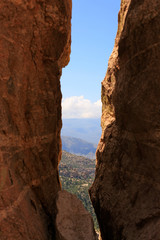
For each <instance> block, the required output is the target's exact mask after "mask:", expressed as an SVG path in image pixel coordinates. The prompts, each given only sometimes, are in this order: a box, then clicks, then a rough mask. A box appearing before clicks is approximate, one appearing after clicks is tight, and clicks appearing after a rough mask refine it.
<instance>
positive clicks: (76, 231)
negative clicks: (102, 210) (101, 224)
mask: <svg viewBox="0 0 160 240" xmlns="http://www.w3.org/2000/svg"><path fill="white" fill-rule="evenodd" d="M56 206H57V216H56V229H57V236H56V239H57V240H96V239H97V235H96V233H95V231H94V224H93V220H92V217H91V215H90V213H89V212H87V210H86V209H85V208H84V206H83V204H82V202H81V201H80V200H79V199H78V198H77V197H76V196H75V195H74V194H71V193H69V192H67V191H65V190H63V191H59V192H58V196H57V201H56Z"/></svg>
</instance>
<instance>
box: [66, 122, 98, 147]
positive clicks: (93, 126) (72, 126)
mask: <svg viewBox="0 0 160 240" xmlns="http://www.w3.org/2000/svg"><path fill="white" fill-rule="evenodd" d="M62 122H63V127H62V136H69V137H74V138H80V139H83V140H85V141H87V142H89V143H93V144H96V145H97V144H98V142H99V139H100V137H101V120H100V118H97V119H90V118H89V119H88V118H87V119H84V118H83V119H63V120H62Z"/></svg>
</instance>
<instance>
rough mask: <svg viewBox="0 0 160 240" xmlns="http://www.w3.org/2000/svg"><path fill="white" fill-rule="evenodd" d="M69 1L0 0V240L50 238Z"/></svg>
mask: <svg viewBox="0 0 160 240" xmlns="http://www.w3.org/2000/svg"><path fill="white" fill-rule="evenodd" d="M70 20H71V0H26V1H22V0H1V1H0V85H1V87H0V239H1V240H21V239H23V240H48V239H55V238H54V235H55V228H54V224H55V196H56V194H57V191H58V190H59V189H60V183H59V176H58V170H57V165H58V162H59V160H60V157H61V140H60V130H61V91H60V82H59V79H60V75H61V70H62V67H64V66H65V65H66V64H67V63H68V61H69V54H70V35H71V30H70V28H71V24H70Z"/></svg>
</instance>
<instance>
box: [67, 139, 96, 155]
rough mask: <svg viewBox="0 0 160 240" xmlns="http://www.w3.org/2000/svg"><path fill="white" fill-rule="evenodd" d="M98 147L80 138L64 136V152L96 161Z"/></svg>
mask: <svg viewBox="0 0 160 240" xmlns="http://www.w3.org/2000/svg"><path fill="white" fill-rule="evenodd" d="M96 148H97V146H96V145H95V144H93V143H89V142H87V141H84V140H82V139H79V138H74V137H66V136H62V150H64V151H67V152H69V153H73V154H76V155H80V156H85V157H88V158H90V159H95V153H96Z"/></svg>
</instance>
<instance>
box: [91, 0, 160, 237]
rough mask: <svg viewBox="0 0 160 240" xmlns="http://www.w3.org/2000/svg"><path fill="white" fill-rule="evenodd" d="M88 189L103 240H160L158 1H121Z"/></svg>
mask: <svg viewBox="0 0 160 240" xmlns="http://www.w3.org/2000/svg"><path fill="white" fill-rule="evenodd" d="M102 102H103V115H102V127H103V132H102V137H101V140H100V143H99V146H98V149H97V169H96V177H95V181H94V184H93V186H92V188H91V189H90V194H91V199H92V202H93V205H94V208H95V210H96V214H97V217H98V221H99V224H100V229H101V233H102V238H103V240H135V239H136V240H153V239H154V240H159V239H160V210H159V206H160V174H159V172H160V1H159V0H153V1H150V0H142V1H136V0H129V1H126V0H123V1H122V3H121V11H120V13H119V28H118V34H117V38H116V42H115V48H114V50H113V53H112V56H111V58H110V61H109V68H108V71H107V75H106V77H105V79H104V81H103V83H102Z"/></svg>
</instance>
